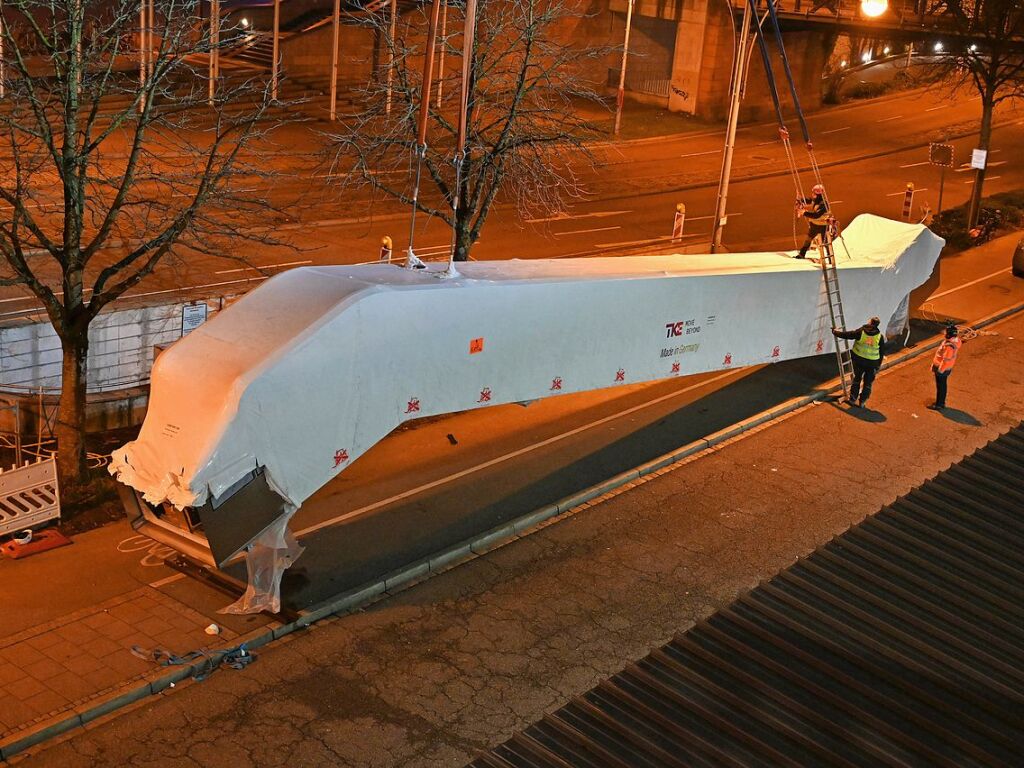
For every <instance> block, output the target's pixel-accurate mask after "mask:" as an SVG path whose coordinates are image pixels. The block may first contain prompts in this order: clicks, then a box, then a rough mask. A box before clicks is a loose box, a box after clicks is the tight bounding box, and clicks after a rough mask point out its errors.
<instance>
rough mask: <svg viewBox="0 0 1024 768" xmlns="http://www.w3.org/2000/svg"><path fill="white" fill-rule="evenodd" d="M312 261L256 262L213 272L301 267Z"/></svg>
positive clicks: (226, 273)
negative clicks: (246, 265)
mask: <svg viewBox="0 0 1024 768" xmlns="http://www.w3.org/2000/svg"><path fill="white" fill-rule="evenodd" d="M312 263H313V261H312V260H311V259H306V260H305V261H286V262H284V263H283V264H256V265H254V266H251V267H238V268H237V269H222V270H219V271H217V272H214V273H213V274H215V275H228V274H231V273H232V272H248V271H249V270H253V271H256V270H260V269H276V268H278V267H301V266H303V265H305V264H312Z"/></svg>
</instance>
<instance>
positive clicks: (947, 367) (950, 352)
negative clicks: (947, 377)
mask: <svg viewBox="0 0 1024 768" xmlns="http://www.w3.org/2000/svg"><path fill="white" fill-rule="evenodd" d="M962 343H963V342H962V341H961V340H960V339H959V338H958V337H956V336H954V337H953V338H951V339H945V340H943V342H942V343H941V344H939V348H938V349H936V350H935V359H934V360H932V364H933V365H934V366H935V367H936V368H938V369H939V373H945V372H946V371H951V370H953V366H954V365H955V364H956V356H957V353H958V352H959V351H960V345H961V344H962Z"/></svg>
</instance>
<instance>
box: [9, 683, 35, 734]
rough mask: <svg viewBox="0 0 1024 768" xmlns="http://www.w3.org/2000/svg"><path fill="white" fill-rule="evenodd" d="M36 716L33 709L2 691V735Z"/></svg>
mask: <svg viewBox="0 0 1024 768" xmlns="http://www.w3.org/2000/svg"><path fill="white" fill-rule="evenodd" d="M35 716H36V713H35V712H33V711H32V709H31V708H30V707H28V706H26V705H25V704H24V703H23V702H21V701H19V700H18V699H15V698H14V697H13V696H9V695H5V694H4V692H3V690H2V689H0V733H3V732H4V731H7V730H13V729H15V728H16V727H18V726H20V725H21V724H22V723H24V722H25V721H27V720H31V719H32V718H34V717H35Z"/></svg>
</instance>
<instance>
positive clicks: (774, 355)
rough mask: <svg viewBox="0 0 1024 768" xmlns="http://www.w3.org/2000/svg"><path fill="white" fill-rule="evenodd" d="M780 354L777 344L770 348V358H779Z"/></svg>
mask: <svg viewBox="0 0 1024 768" xmlns="http://www.w3.org/2000/svg"><path fill="white" fill-rule="evenodd" d="M781 354H782V352H781V351H780V350H779V345H778V344H776V345H775V346H774V347H773V348H772V357H778V356H779V355H781Z"/></svg>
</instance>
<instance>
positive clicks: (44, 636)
mask: <svg viewBox="0 0 1024 768" xmlns="http://www.w3.org/2000/svg"><path fill="white" fill-rule="evenodd" d="M60 640H61V638H60V635H58V634H56V633H55V632H40V633H39V634H38V635H34V636H33V637H30V638H28V639H26V640H24V641H23V642H25V643H27V644H28V645H30V646H32V647H33V648H35V649H36V650H39V651H41V650H43V649H44V648H49V647H50V646H52V645H54V644H56V643H59V642H60Z"/></svg>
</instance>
